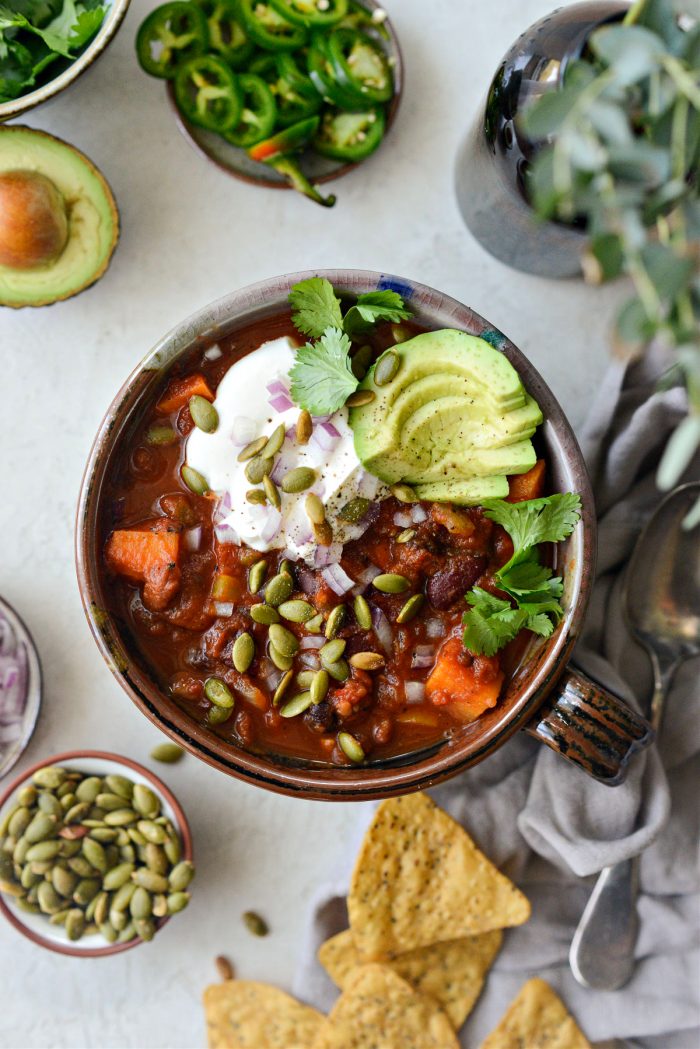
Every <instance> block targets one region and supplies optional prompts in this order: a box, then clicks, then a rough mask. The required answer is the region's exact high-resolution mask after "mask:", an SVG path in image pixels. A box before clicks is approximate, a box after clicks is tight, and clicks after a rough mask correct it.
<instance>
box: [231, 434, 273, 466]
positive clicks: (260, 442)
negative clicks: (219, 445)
mask: <svg viewBox="0 0 700 1049" xmlns="http://www.w3.org/2000/svg"><path fill="white" fill-rule="evenodd" d="M266 444H267V437H264V436H263V437H256V438H255V440H254V441H251V442H250V444H247V445H246V446H245V448H243V449H242V451H240V452H239V453H238V462H239V463H245V462H247V461H248V459H252V458H253V457H254V456H256V455H257V454H258V452H261V451H262V450H263V448H264V447H265V445H266Z"/></svg>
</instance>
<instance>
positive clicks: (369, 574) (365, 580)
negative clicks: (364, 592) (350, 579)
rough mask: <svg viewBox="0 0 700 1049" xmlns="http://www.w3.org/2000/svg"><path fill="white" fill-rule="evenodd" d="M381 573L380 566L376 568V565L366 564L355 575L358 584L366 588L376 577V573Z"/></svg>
mask: <svg viewBox="0 0 700 1049" xmlns="http://www.w3.org/2000/svg"><path fill="white" fill-rule="evenodd" d="M381 574H382V570H381V568H377V566H376V565H367V567H366V568H363V569H362V571H361V572H360V573H359V575H358V577H357V582H358V584H361V585H362V586H363V587H365V588H367V587H368V586H369V584H370V583H371V582H372V580H373V579H376V578H377V576H378V575H381Z"/></svg>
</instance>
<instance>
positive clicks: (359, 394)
mask: <svg viewBox="0 0 700 1049" xmlns="http://www.w3.org/2000/svg"><path fill="white" fill-rule="evenodd" d="M375 381H376V380H375ZM378 385H379V386H381V385H382V384H381V383H379V384H378ZM376 396H377V395H376V393H375V392H374V390H355V392H354V393H351V394H350V396H349V397H348V399H347V400H346V402H345V404H346V407H348V408H362V407H363V406H364V405H365V404H371V403H372V401H374V400H375V399H376Z"/></svg>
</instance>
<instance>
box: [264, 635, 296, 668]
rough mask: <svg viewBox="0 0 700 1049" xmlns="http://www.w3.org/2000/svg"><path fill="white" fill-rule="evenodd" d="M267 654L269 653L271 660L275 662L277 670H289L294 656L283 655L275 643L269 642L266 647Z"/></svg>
mask: <svg viewBox="0 0 700 1049" xmlns="http://www.w3.org/2000/svg"><path fill="white" fill-rule="evenodd" d="M267 654H268V655H269V657H270V659H271V660H272V662H273V663H274V664H275V666H276V667H277V669H278V670H285V671H286V670H291V669H292V663H293V662H294V658H293V657H292V656H285V655H283V654H282V653H281V652H280V651H279V649H278V648H276V647H275V645H273V644H272V642H270V644H269V645H268V648H267Z"/></svg>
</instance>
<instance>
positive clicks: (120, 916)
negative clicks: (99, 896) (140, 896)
mask: <svg viewBox="0 0 700 1049" xmlns="http://www.w3.org/2000/svg"><path fill="white" fill-rule="evenodd" d="M135 888H136V886H135V885H134V889H135ZM128 923H129V915H128V914H127V912H126V911H125V910H123V911H116V910H115V909H114V907H110V909H109V924H110V925H111V926H113V928H115V929H116V930H117V932H121V930H122V929H125V928H126V926H127V924H128Z"/></svg>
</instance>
